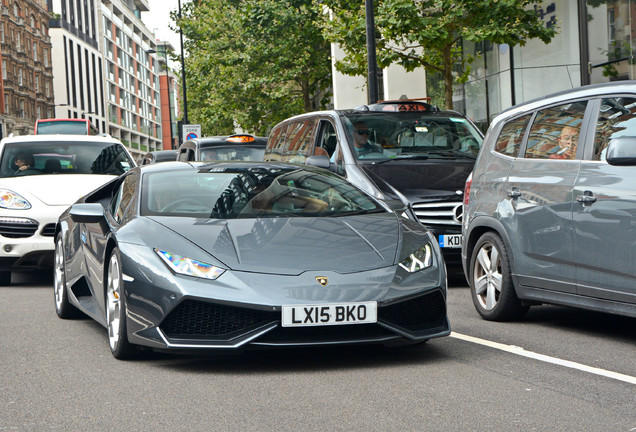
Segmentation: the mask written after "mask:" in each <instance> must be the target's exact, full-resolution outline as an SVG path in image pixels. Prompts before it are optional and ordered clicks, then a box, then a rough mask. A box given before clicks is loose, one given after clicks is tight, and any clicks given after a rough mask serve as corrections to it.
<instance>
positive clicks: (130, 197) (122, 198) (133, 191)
mask: <svg viewBox="0 0 636 432" xmlns="http://www.w3.org/2000/svg"><path fill="white" fill-rule="evenodd" d="M136 195H137V176H135V175H129V176H126V178H125V179H124V181H123V182H122V183H121V185H120V186H119V188H118V189H117V191H116V192H115V196H114V197H113V200H112V201H111V205H110V212H111V213H112V215H113V218H114V219H115V221H116V222H117V223H118V224H121V223H123V222H124V221H125V220H127V219H129V218H130V217H131V216H132V214H133V213H134V211H135V197H136Z"/></svg>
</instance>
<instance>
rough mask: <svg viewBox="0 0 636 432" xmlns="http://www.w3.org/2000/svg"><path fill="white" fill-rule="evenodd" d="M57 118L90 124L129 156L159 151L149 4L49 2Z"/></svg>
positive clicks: (138, 0)
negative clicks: (144, 17)
mask: <svg viewBox="0 0 636 432" xmlns="http://www.w3.org/2000/svg"><path fill="white" fill-rule="evenodd" d="M48 6H49V8H50V10H51V11H52V14H51V16H52V17H53V18H52V19H51V24H52V26H51V38H52V44H53V59H54V62H53V63H54V64H53V70H54V77H55V79H54V82H55V116H56V117H69V118H89V119H90V120H91V123H93V125H94V126H96V128H97V129H98V131H99V132H101V133H107V134H109V135H111V136H113V137H115V138H118V139H119V140H121V141H122V142H123V143H124V144H125V145H126V146H127V147H128V148H129V150H130V151H131V153H132V154H133V156H135V157H140V156H142V155H143V154H145V153H146V152H148V151H153V150H158V149H162V125H161V103H160V94H159V75H158V73H159V71H160V69H159V64H158V62H157V59H156V58H155V57H154V56H152V55H151V52H153V50H156V44H155V41H154V37H153V34H152V33H151V32H150V30H148V28H146V26H145V25H144V24H143V23H142V21H141V19H140V15H141V14H140V13H141V11H146V10H148V2H147V0H48Z"/></svg>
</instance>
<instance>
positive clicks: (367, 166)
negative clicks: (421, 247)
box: [265, 99, 483, 266]
mask: <svg viewBox="0 0 636 432" xmlns="http://www.w3.org/2000/svg"><path fill="white" fill-rule="evenodd" d="M482 140H483V134H482V133H481V131H480V130H479V129H478V128H477V127H476V126H475V125H474V124H473V123H472V122H471V121H470V120H469V119H468V118H466V117H465V116H464V115H462V114H460V113H458V112H455V111H442V110H440V109H438V108H437V107H436V106H434V105H431V104H429V103H426V102H423V101H421V100H412V99H410V100H398V101H384V102H380V103H377V104H372V105H363V106H361V107H358V108H355V109H351V110H332V111H318V112H312V113H307V114H302V115H299V116H295V117H292V118H289V119H287V120H284V121H283V122H281V123H279V124H277V125H276V126H275V127H274V128H273V129H272V131H271V133H270V136H269V139H268V142H267V148H266V150H265V160H266V161H285V162H295V163H301V164H303V163H306V164H310V165H316V166H322V167H325V168H329V169H330V170H332V171H334V172H336V173H338V174H340V175H342V176H344V177H346V178H347V180H348V181H349V182H351V183H353V184H354V185H356V186H358V187H359V188H360V189H362V190H364V191H365V192H367V193H369V194H371V195H373V196H375V197H377V198H379V199H382V200H400V201H402V202H403V203H405V204H407V205H409V206H410V207H411V208H412V210H413V211H414V214H415V216H416V217H417V218H418V220H419V221H420V222H421V223H422V224H423V225H425V226H426V227H427V228H429V229H430V230H431V231H432V232H433V233H434V234H435V235H436V236H437V238H438V240H439V244H440V247H441V248H442V251H443V252H444V257H445V260H446V262H447V263H448V264H449V265H452V266H458V265H459V264H460V250H461V244H462V237H461V220H462V202H463V190H464V182H465V181H466V178H467V177H468V175H469V174H470V172H471V170H472V168H473V164H474V162H475V157H476V156H477V154H478V152H479V149H480V147H481V143H482Z"/></svg>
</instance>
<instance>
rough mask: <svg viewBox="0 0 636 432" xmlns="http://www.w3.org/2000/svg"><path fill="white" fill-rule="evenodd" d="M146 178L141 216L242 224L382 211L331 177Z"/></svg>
mask: <svg viewBox="0 0 636 432" xmlns="http://www.w3.org/2000/svg"><path fill="white" fill-rule="evenodd" d="M209 166H210V165H203V166H202V167H201V169H199V171H198V172H196V173H195V174H193V172H192V171H191V170H189V169H188V170H179V171H164V172H155V173H148V174H146V175H144V179H143V185H142V187H143V189H142V206H141V214H142V216H186V217H197V218H214V219H246V218H254V217H277V216H311V217H315V216H344V215H351V214H367V213H377V212H386V211H387V210H386V209H385V208H384V207H382V206H381V205H380V204H379V203H377V202H376V201H375V200H373V199H372V198H370V197H369V196H367V195H366V194H364V193H363V192H361V191H360V190H358V189H356V188H355V187H354V186H352V185H350V184H349V183H347V182H346V181H345V180H344V179H341V178H340V177H338V176H336V175H331V174H329V173H318V172H315V171H310V170H304V169H297V168H291V167H290V168H280V167H276V168H264V167H253V168H252V167H250V168H244V167H212V168H209V169H206V168H205V167H209Z"/></svg>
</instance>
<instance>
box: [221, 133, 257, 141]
mask: <svg viewBox="0 0 636 432" xmlns="http://www.w3.org/2000/svg"><path fill="white" fill-rule="evenodd" d="M225 141H227V142H234V143H248V142H253V141H254V137H253V136H252V135H241V134H239V135H232V136H230V137H228V138H227V139H226V140H225Z"/></svg>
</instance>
